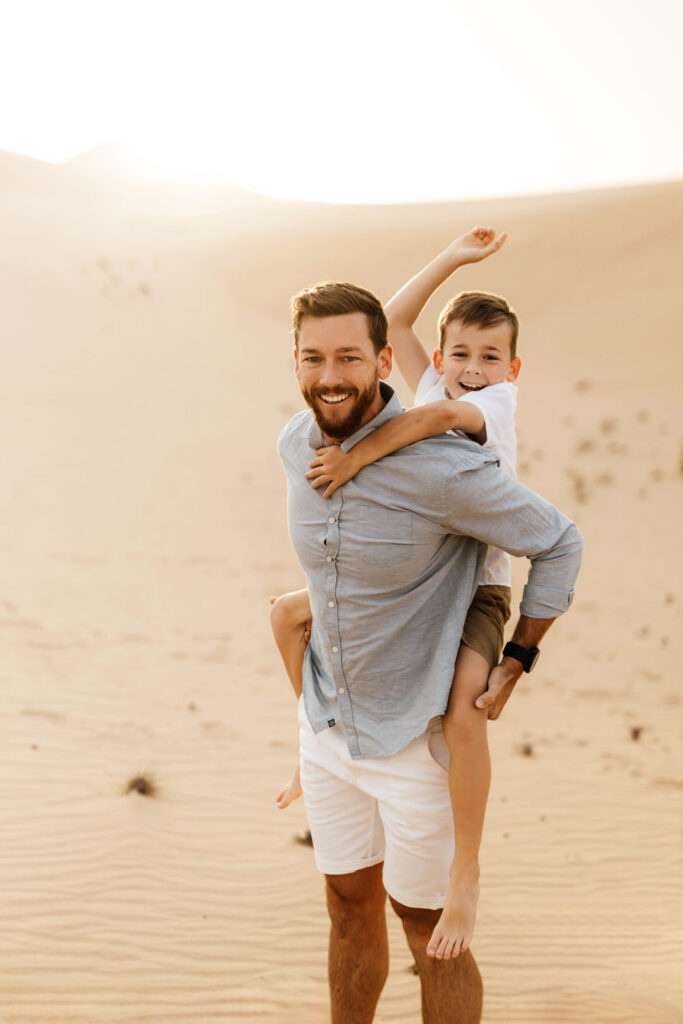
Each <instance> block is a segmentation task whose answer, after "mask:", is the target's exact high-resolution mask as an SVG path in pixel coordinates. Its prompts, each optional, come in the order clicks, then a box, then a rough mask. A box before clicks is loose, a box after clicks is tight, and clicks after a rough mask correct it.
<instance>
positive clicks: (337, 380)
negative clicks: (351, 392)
mask: <svg viewBox="0 0 683 1024" xmlns="http://www.w3.org/2000/svg"><path fill="white" fill-rule="evenodd" d="M318 383H319V384H320V385H321V386H322V387H326V388H334V387H339V385H340V384H342V383H343V380H342V374H341V371H340V368H339V366H338V365H337V363H336V362H335V361H333V360H331V361H330V362H329V363H325V364H324V365H323V367H322V370H321V373H320V377H319V379H318Z"/></svg>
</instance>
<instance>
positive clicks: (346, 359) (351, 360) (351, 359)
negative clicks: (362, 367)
mask: <svg viewBox="0 0 683 1024" xmlns="http://www.w3.org/2000/svg"><path fill="white" fill-rule="evenodd" d="M342 362H344V363H357V362H358V356H344V358H343V359H342Z"/></svg>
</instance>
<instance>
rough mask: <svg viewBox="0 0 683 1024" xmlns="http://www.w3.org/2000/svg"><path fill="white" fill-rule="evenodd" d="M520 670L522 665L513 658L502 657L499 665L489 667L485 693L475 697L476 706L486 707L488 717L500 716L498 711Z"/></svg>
mask: <svg viewBox="0 0 683 1024" xmlns="http://www.w3.org/2000/svg"><path fill="white" fill-rule="evenodd" d="M522 672H523V669H522V666H521V664H520V662H518V661H516V660H515V658H503V660H502V661H501V663H500V664H499V665H496V667H495V668H492V669H491V673H490V675H489V681H488V684H487V687H486V693H482V695H481V697H477V699H476V701H475V705H476V707H478V708H488V717H489V718H490V719H495V718H500V713H501V711H502V710H503V708H504V707H505V705H506V703H507V700H508V697H509V696H510V694H511V693H512V690H513V688H514V685H515V683H516V682H517V680H518V679H519V677H520V676H521V675H522Z"/></svg>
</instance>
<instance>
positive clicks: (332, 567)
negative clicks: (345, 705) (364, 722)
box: [325, 491, 349, 721]
mask: <svg viewBox="0 0 683 1024" xmlns="http://www.w3.org/2000/svg"><path fill="white" fill-rule="evenodd" d="M335 499H336V500H335ZM341 507H342V501H341V494H340V492H339V491H337V492H336V494H335V495H333V497H332V499H331V500H330V504H329V508H328V516H327V533H326V539H325V599H326V604H327V616H326V626H327V629H326V632H327V643H328V649H329V650H330V651H331V654H332V657H331V667H332V675H333V678H334V682H335V687H336V690H337V694H338V696H339V697H342V698H343V699H344V701H348V699H349V698H348V694H347V688H346V680H345V679H344V673H343V671H342V665H341V638H340V633H339V608H338V600H337V598H338V594H337V553H338V551H339V514H340V512H341ZM339 710H340V713H341V714H342V718H344V719H346V720H347V721H348V718H349V716H348V715H344V714H343V710H342V706H341V701H340V707H339Z"/></svg>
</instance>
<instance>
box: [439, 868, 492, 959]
mask: <svg viewBox="0 0 683 1024" xmlns="http://www.w3.org/2000/svg"><path fill="white" fill-rule="evenodd" d="M478 899H479V868H478V867H476V868H473V869H472V870H470V871H468V872H463V873H461V874H459V875H453V876H452V878H451V881H450V884H449V886H448V892H447V894H446V902H445V903H444V908H443V911H442V913H441V917H440V918H439V920H438V921H437V924H436V928H435V929H434V931H433V932H432V937H431V939H430V940H429V943H428V945H427V955H428V956H432V957H434V958H435V959H437V960H448V959H450V958H453V959H454V958H455V957H456V956H458V954H459V953H464V952H465V951H466V950H467V949H469V946H470V942H471V941H472V933H473V931H474V920H475V918H476V916H477V900H478Z"/></svg>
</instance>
